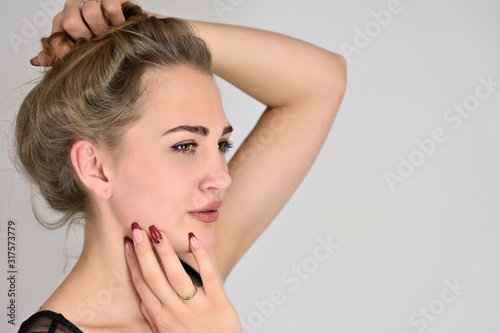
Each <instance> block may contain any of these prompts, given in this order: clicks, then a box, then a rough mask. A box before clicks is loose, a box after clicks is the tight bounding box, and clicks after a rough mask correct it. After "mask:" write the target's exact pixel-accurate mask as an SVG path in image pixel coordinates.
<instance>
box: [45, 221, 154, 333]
mask: <svg viewBox="0 0 500 333" xmlns="http://www.w3.org/2000/svg"><path fill="white" fill-rule="evenodd" d="M102 222H104V221H103V220H101V219H97V218H96V219H93V218H92V217H88V218H87V222H86V227H85V240H84V245H83V249H82V253H81V256H80V258H79V260H78V262H77V263H76V265H75V267H74V268H73V270H72V271H71V272H70V274H69V275H68V277H67V278H66V280H65V281H64V282H63V284H61V286H60V287H59V288H58V289H57V291H56V292H55V293H54V294H53V295H52V296H51V298H50V299H49V300H48V301H47V302H46V304H44V306H43V308H44V309H48V310H53V311H56V312H60V313H62V314H63V315H64V316H65V317H66V318H67V319H68V320H70V321H71V322H73V323H74V324H75V325H76V326H78V327H80V328H81V329H83V327H86V328H95V327H120V326H123V325H127V326H128V327H130V326H132V327H133V326H137V327H140V326H143V327H144V326H145V325H147V322H146V321H145V318H144V317H143V315H142V313H141V311H140V303H141V300H140V298H139V296H138V294H137V293H136V291H135V288H134V285H133V283H132V279H131V276H130V273H129V270H128V267H127V263H126V261H125V248H124V245H123V238H124V236H125V235H128V234H130V232H127V231H128V230H124V228H123V226H121V225H120V224H119V223H113V221H109V220H107V221H106V223H102ZM147 327H149V326H147ZM137 331H142V329H141V330H139V329H138V330H137Z"/></svg>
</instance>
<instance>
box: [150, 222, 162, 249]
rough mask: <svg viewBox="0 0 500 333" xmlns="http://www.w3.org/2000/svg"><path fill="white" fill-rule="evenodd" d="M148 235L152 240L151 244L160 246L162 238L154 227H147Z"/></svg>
mask: <svg viewBox="0 0 500 333" xmlns="http://www.w3.org/2000/svg"><path fill="white" fill-rule="evenodd" d="M149 233H150V234H151V238H153V242H154V243H155V244H156V245H160V244H161V242H163V238H162V237H161V234H160V232H159V231H158V229H156V227H155V226H154V225H152V226H150V227H149Z"/></svg>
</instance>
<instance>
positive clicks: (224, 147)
mask: <svg viewBox="0 0 500 333" xmlns="http://www.w3.org/2000/svg"><path fill="white" fill-rule="evenodd" d="M189 147H191V148H189ZM196 147H198V143H197V142H188V143H181V144H178V145H173V146H172V147H170V148H172V149H173V150H174V152H176V153H180V154H186V155H193V154H194V153H196ZM186 148H187V149H188V150H185V149H186ZM231 148H233V142H232V141H230V140H227V141H221V142H219V150H220V151H221V153H228V152H229V150H230V149H231Z"/></svg>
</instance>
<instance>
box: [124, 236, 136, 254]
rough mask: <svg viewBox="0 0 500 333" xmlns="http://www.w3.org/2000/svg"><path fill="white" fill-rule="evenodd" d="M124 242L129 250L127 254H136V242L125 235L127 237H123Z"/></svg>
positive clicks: (126, 249)
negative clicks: (133, 242)
mask: <svg viewBox="0 0 500 333" xmlns="http://www.w3.org/2000/svg"><path fill="white" fill-rule="evenodd" d="M123 242H124V243H125V251H127V254H128V255H132V254H134V251H135V250H134V244H132V240H131V239H130V238H129V237H127V236H125V238H124V239H123Z"/></svg>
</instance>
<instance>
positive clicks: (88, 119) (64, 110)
mask: <svg viewBox="0 0 500 333" xmlns="http://www.w3.org/2000/svg"><path fill="white" fill-rule="evenodd" d="M123 11H124V14H125V17H126V22H125V23H124V24H122V25H121V26H119V27H113V28H111V29H110V30H109V31H107V32H106V33H105V34H103V35H101V36H99V37H96V38H94V39H91V40H89V41H88V40H79V41H77V42H76V43H73V42H72V41H71V40H70V38H69V36H67V35H65V34H61V33H57V34H54V35H52V36H51V37H49V38H47V39H44V40H43V46H44V50H45V52H47V53H48V54H55V53H56V52H54V50H53V49H52V48H51V46H50V45H51V41H52V40H53V39H54V38H58V37H59V38H60V37H61V36H62V37H63V41H64V42H65V43H70V44H74V45H72V48H71V50H70V51H69V52H68V53H67V54H66V55H65V56H64V57H63V58H56V57H54V59H53V61H54V65H53V67H52V68H51V69H50V70H48V71H47V72H46V74H45V75H44V77H43V78H42V79H41V81H40V82H39V83H38V84H37V85H36V86H35V88H34V89H33V90H31V92H29V94H28V95H27V96H26V98H25V100H24V101H23V103H22V105H21V108H20V110H19V114H18V116H17V120H16V129H15V130H16V136H15V138H16V149H17V155H18V157H19V161H20V162H21V164H22V167H23V169H24V170H23V171H25V173H26V175H27V176H28V178H29V179H30V180H31V181H33V182H34V183H35V184H36V185H37V186H38V187H39V188H40V193H41V194H42V196H43V197H44V198H45V200H46V201H47V202H48V204H49V205H50V206H51V207H52V208H53V209H55V210H56V211H58V212H61V213H63V216H62V217H61V219H60V220H58V221H56V222H52V223H46V222H43V221H40V220H39V221H40V223H42V225H44V226H46V227H52V228H56V227H60V226H62V225H64V224H66V223H67V222H68V221H70V222H71V221H72V220H73V219H74V218H75V217H76V215H77V214H79V213H83V212H85V209H86V207H87V203H88V195H87V192H86V191H85V189H84V187H83V185H82V184H81V182H80V181H79V179H78V177H77V175H76V173H75V170H74V169H73V166H72V164H71V160H70V151H71V148H72V145H73V144H74V143H75V142H76V141H78V140H88V141H90V142H92V143H94V144H96V145H97V146H98V147H100V148H102V149H108V150H110V149H113V148H114V147H116V146H117V143H118V142H119V141H120V138H121V137H122V136H123V134H124V133H125V132H126V130H127V129H128V128H130V126H131V125H133V123H134V122H135V121H137V120H138V119H139V118H140V116H141V115H140V113H139V112H138V108H137V104H138V101H139V100H140V97H141V95H142V94H143V93H144V87H142V85H143V84H141V78H142V77H143V75H144V73H145V72H146V71H148V70H151V69H155V68H172V67H175V66H179V65H188V66H191V67H192V68H194V69H196V70H199V71H201V72H206V73H210V66H211V55H210V52H209V50H208V48H207V46H206V44H205V43H204V41H203V40H202V39H200V38H198V37H197V36H196V35H195V33H194V31H193V29H192V27H191V25H190V24H189V23H188V22H186V21H183V20H180V19H175V18H166V19H157V18H155V17H148V16H147V15H146V14H144V13H143V12H142V10H141V9H140V7H138V6H136V5H132V4H130V3H126V4H124V5H123Z"/></svg>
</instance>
